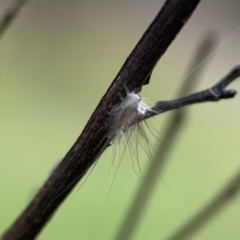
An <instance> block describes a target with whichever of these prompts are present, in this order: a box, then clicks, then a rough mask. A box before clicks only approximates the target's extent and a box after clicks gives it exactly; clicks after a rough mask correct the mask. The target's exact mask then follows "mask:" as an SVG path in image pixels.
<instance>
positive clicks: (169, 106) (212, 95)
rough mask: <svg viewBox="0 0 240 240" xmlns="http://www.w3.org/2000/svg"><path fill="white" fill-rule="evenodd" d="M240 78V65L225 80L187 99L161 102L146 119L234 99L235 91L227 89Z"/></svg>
mask: <svg viewBox="0 0 240 240" xmlns="http://www.w3.org/2000/svg"><path fill="white" fill-rule="evenodd" d="M239 76H240V65H237V66H235V67H234V68H233V69H232V70H231V71H230V72H229V73H228V74H227V75H226V76H225V77H224V78H222V79H221V80H220V81H219V82H218V83H216V84H215V85H213V86H212V87H210V88H208V89H206V90H203V91H200V92H197V93H194V94H191V95H189V96H187V97H183V98H178V99H175V100H171V101H159V102H157V103H156V104H155V105H154V106H153V107H152V108H151V109H152V110H153V111H149V112H148V115H147V116H146V118H145V119H147V118H150V117H153V116H155V115H158V114H160V113H163V112H166V111H170V110H173V109H177V108H181V107H185V106H188V105H191V104H194V103H202V102H209V101H210V102H211V101H219V100H220V99H224V98H232V97H234V96H235V95H236V93H237V92H236V91H235V90H233V89H226V87H227V86H228V84H230V83H231V82H232V81H234V80H235V79H236V78H238V77H239Z"/></svg>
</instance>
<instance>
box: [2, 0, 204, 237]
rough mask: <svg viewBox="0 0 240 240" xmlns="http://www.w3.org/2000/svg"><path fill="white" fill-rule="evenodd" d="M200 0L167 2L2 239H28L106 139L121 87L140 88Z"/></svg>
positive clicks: (60, 201)
mask: <svg viewBox="0 0 240 240" xmlns="http://www.w3.org/2000/svg"><path fill="white" fill-rule="evenodd" d="M199 1H200V0H168V1H166V3H165V4H164V6H163V8H162V10H161V11H160V12H159V14H158V15H157V16H156V18H155V19H154V21H153V22H152V24H151V25H150V27H149V28H148V30H147V31H146V32H145V34H144V35H143V37H142V38H141V40H140V41H139V43H138V44H137V46H136V47H135V49H134V50H133V52H132V53H131V54H130V56H129V57H128V59H127V60H126V62H125V63H124V65H123V67H122V68H121V70H120V72H119V73H118V75H117V76H116V78H115V79H114V81H113V83H112V84H111V86H110V87H109V89H108V90H107V92H106V94H105V95H104V96H103V98H102V100H101V101H100V103H99V105H98V106H97V108H96V110H95V111H94V113H93V114H92V116H91V118H90V120H89V121H88V123H87V125H86V127H85V128H84V130H83V132H82V134H81V135H80V137H79V138H78V139H77V141H76V142H75V144H74V145H73V147H72V148H71V149H70V151H69V152H68V153H67V155H66V156H65V157H64V159H63V161H62V162H61V163H60V165H59V166H58V167H57V169H56V170H55V171H54V172H53V173H52V174H51V176H50V177H49V179H48V180H47V181H46V183H45V184H44V185H43V187H42V188H41V189H40V190H39V191H38V193H37V195H36V196H35V197H34V199H33V200H32V201H31V202H30V204H29V205H28V207H27V208H26V209H25V210H24V212H23V213H22V214H21V215H20V217H19V218H18V219H17V220H16V222H15V223H14V224H13V225H12V226H11V227H10V228H9V229H8V230H7V232H6V233H5V234H4V236H3V238H2V239H4V240H12V239H24V240H28V239H33V238H34V237H35V236H36V235H37V234H38V232H39V231H40V230H41V229H42V228H43V226H44V225H45V224H46V223H47V221H48V220H49V219H50V217H51V216H52V215H53V213H54V212H55V210H56V209H57V208H58V207H59V206H60V204H61V203H62V201H63V200H64V199H65V198H66V197H67V196H68V194H69V193H70V192H71V190H72V188H73V187H74V186H75V185H76V183H77V181H78V180H79V179H81V178H82V177H83V175H84V174H85V173H86V172H87V170H88V169H89V168H90V167H91V166H92V164H93V163H94V162H95V161H96V159H97V158H98V157H99V156H100V155H101V153H102V152H103V151H104V150H105V148H106V147H107V144H108V142H109V141H111V139H106V136H107V134H108V132H109V129H110V127H111V126H110V124H109V122H108V112H109V109H111V107H112V106H113V104H116V103H117V101H118V97H117V96H118V93H119V92H121V91H122V89H123V86H127V87H128V89H129V90H130V91H133V90H137V89H139V90H140V89H141V87H142V85H144V84H145V83H146V80H148V78H149V76H150V74H151V72H152V70H153V68H154V66H155V65H156V64H157V62H158V60H159V59H160V57H161V56H162V55H163V54H164V53H165V51H166V50H167V48H168V46H169V45H170V44H171V42H172V41H173V39H174V38H175V37H176V35H177V34H178V32H179V31H180V29H181V28H182V27H183V25H184V24H185V23H186V21H187V20H188V18H189V17H190V15H191V14H192V12H193V11H194V9H195V8H196V6H197V4H198V3H199Z"/></svg>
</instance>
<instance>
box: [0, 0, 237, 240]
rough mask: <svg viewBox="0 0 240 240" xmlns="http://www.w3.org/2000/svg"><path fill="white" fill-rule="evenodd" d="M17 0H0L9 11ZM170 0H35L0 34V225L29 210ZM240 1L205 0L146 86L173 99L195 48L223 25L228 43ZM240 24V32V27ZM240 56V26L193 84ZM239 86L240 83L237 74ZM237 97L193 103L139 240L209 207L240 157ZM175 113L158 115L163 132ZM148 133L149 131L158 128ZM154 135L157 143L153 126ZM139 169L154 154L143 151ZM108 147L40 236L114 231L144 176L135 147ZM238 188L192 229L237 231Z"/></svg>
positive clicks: (214, 235) (155, 95) (208, 80)
mask: <svg viewBox="0 0 240 240" xmlns="http://www.w3.org/2000/svg"><path fill="white" fill-rule="evenodd" d="M10 4H11V1H5V0H1V1H0V14H2V13H3V12H4V11H5V10H6V8H7V7H8V6H9V5H10ZM162 4H163V1H157V0H148V1H146V0H138V1H110V0H105V1H96V0H88V1H87V0H86V1H76V0H69V1H63V0H51V1H49V0H48V1H47V0H40V1H36V0H32V1H30V2H29V3H28V4H27V5H26V6H25V7H24V8H23V9H22V11H21V12H20V14H19V16H18V18H17V19H16V21H15V22H14V24H13V25H12V26H11V27H10V28H9V29H8V31H7V32H6V33H5V35H4V37H3V38H2V39H1V42H0V112H1V113H0V114H1V115H0V116H1V124H0V194H1V196H0V232H3V231H4V230H5V229H6V228H7V227H8V226H9V225H10V224H11V223H12V222H13V220H14V219H15V218H16V216H17V215H18V214H19V213H20V212H21V211H22V210H23V208H24V207H25V206H26V205H27V203H28V202H29V201H30V200H31V198H32V197H33V196H34V194H35V193H36V191H37V189H38V188H39V187H40V186H41V185H42V183H43V182H44V181H45V179H46V178H47V177H48V175H49V173H50V171H51V169H52V168H53V166H54V164H55V163H56V162H57V161H58V160H59V159H61V158H63V157H64V155H65V153H66V152H67V151H68V149H69V148H70V147H71V146H72V144H73V143H74V141H75V140H76V138H77V137H78V136H79V134H80V133H81V131H82V129H83V127H84V125H85V124H86V122H87V120H88V118H89V117H90V115H91V113H92V112H93V110H94V109H95V107H96V105H97V103H98V102H99V100H100V98H101V97H102V95H103V94H104V93H105V91H106V89H107V87H108V86H109V84H110V83H111V81H112V80H113V78H114V77H115V76H116V74H117V72H118V70H119V69H120V67H121V66H122V64H123V62H124V61H125V59H126V57H127V56H128V54H129V53H130V51H131V50H132V49H133V47H134V46H135V44H136V43H137V41H138V40H139V38H140V37H141V36H142V34H143V32H144V31H145V29H146V28H147V27H148V25H149V24H150V22H151V21H152V19H153V18H154V17H155V15H156V14H157V12H158V11H159V9H160V8H161V6H162ZM239 9H240V2H239V1H238V0H236V1H233V0H232V1H227V0H221V1H216V0H208V1H206V0H205V1H202V3H200V5H199V7H198V8H197V10H196V11H195V13H194V14H193V16H192V18H191V19H190V21H189V22H188V23H187V24H186V26H185V27H184V29H183V30H182V31H181V33H180V34H179V35H178V37H177V38H176V40H175V41H174V43H173V44H172V45H171V47H170V49H169V50H168V51H167V53H166V54H165V55H164V57H163V58H162V59H161V60H160V62H159V64H158V65H157V67H156V69H155V71H154V73H153V75H152V79H151V84H150V85H149V86H146V87H145V88H144V89H143V93H142V96H144V97H146V98H148V101H149V102H152V103H154V102H155V101H156V100H159V99H171V98H173V97H174V95H175V93H176V92H177V90H178V87H179V86H181V82H182V79H183V78H184V76H186V74H187V73H186V69H187V66H188V65H189V64H190V61H191V57H192V56H193V54H194V52H195V49H196V47H197V46H198V44H199V42H200V40H201V39H202V38H203V36H205V35H206V33H208V32H211V31H214V32H216V33H217V35H218V39H219V44H221V43H222V42H223V41H224V40H226V38H227V37H228V36H229V35H230V34H232V32H233V31H234V30H235V29H236V28H237V27H238V26H239V25H240V23H239V22H240V15H239ZM239 32H240V31H239ZM239 63H240V36H237V37H236V38H234V39H233V40H232V41H231V42H229V43H227V44H224V45H223V46H222V47H221V48H219V50H218V51H217V52H216V53H215V54H214V55H213V57H212V58H211V59H210V60H209V61H207V62H206V64H207V67H206V71H205V72H204V74H203V75H202V79H201V83H200V84H198V86H197V89H196V90H201V89H203V88H207V87H210V86H211V85H212V84H213V83H215V82H216V81H217V80H219V79H220V78H221V77H223V76H224V75H225V74H226V73H227V72H228V71H229V70H230V69H231V68H232V67H233V66H234V65H236V64H239ZM231 87H233V88H236V89H237V90H240V83H239V81H236V82H235V83H234V84H232V85H231ZM239 106H240V97H239V96H238V95H237V96H236V97H235V98H234V99H231V100H226V101H221V102H218V103H205V104H200V105H195V106H191V107H189V108H188V110H189V114H188V118H187V119H186V123H185V125H184V128H183V129H182V131H181V133H182V135H181V137H180V141H178V143H177V144H176V145H175V146H174V148H173V151H172V152H171V155H170V159H169V164H168V165H167V166H166V168H165V171H164V172H163V175H162V176H160V177H159V184H158V188H157V189H156V191H155V194H154V196H153V197H152V200H151V204H150V205H149V207H148V209H147V211H145V212H144V216H143V219H142V221H141V224H140V225H139V228H138V230H137V232H136V233H135V234H134V237H133V238H132V239H134V240H144V239H150V240H155V239H163V238H164V237H166V236H167V235H169V234H170V233H171V232H172V231H174V230H176V228H178V227H179V226H180V225H182V224H183V223H184V222H185V221H186V220H187V219H188V218H189V217H190V216H192V214H194V213H195V212H196V211H197V210H198V209H199V208H201V207H202V206H203V205H204V204H205V203H206V202H207V201H208V200H209V199H211V198H212V196H214V195H215V194H216V193H217V191H218V190H219V189H220V188H221V187H222V186H224V184H225V183H226V182H227V181H228V180H229V179H230V178H231V176H232V175H233V174H234V173H236V172H237V171H238V170H239V168H240V158H239V154H240V143H239V141H240V124H239V121H240V107H239ZM170 116H171V113H166V114H163V115H162V116H158V117H156V118H154V119H151V120H150V121H151V123H152V124H153V125H154V127H155V128H156V129H157V130H158V131H159V138H160V140H161V141H168V139H162V138H161V133H162V132H163V131H164V126H165V124H166V120H167V119H168V118H169V117H170ZM150 137H151V136H150ZM151 139H152V144H153V145H157V141H156V139H154V137H151ZM140 159H141V168H142V171H144V167H146V166H147V165H148V164H149V161H148V160H147V156H146V154H144V152H141V156H140ZM117 160H118V159H115V163H114V165H113V168H112V170H111V171H110V173H109V168H110V166H111V162H112V153H111V149H108V150H107V152H106V153H104V154H103V156H102V157H101V159H100V161H99V163H98V164H97V166H96V167H95V169H94V171H93V172H92V173H91V174H90V176H89V177H88V179H87V181H86V182H85V184H84V185H83V187H81V189H80V190H78V191H77V192H76V193H74V194H73V195H72V196H70V197H69V198H68V199H67V200H66V201H65V202H64V204H63V205H62V206H61V208H60V209H59V210H58V211H57V213H56V214H55V216H54V217H53V219H52V220H51V221H50V222H49V224H48V225H47V226H46V227H45V229H44V230H43V231H42V233H41V234H40V235H39V237H38V239H40V240H46V239H58V240H63V239H87V240H88V239H89V240H95V239H99V240H100V239H104V240H107V239H112V238H113V236H114V234H115V233H116V231H117V230H118V228H119V226H120V224H121V220H122V219H123V217H124V216H125V214H127V212H126V211H127V209H128V206H129V204H130V202H131V199H132V197H133V195H134V193H135V191H136V187H137V186H138V185H139V184H140V183H141V180H140V179H139V178H138V176H137V175H136V173H135V172H134V170H133V168H132V160H131V157H130V154H126V155H125V157H124V158H123V161H122V163H121V166H120V169H119V170H118V173H117V177H116V179H115V181H114V184H113V188H112V190H111V193H110V197H109V200H108V202H107V203H106V199H107V195H108V192H109V189H110V185H111V183H112V181H113V177H114V174H115V171H116V168H117ZM239 216H240V199H239V197H236V198H235V200H234V201H233V202H232V203H231V204H230V205H228V206H227V207H226V208H224V209H223V210H222V211H221V212H220V213H219V214H218V215H217V216H216V217H215V218H214V219H212V220H211V221H210V222H209V224H207V225H206V226H205V227H204V228H203V229H202V230H201V231H199V232H198V233H197V234H196V235H194V236H193V237H192V238H191V239H197V240H203V239H204V240H206V239H218V240H220V239H221V240H225V239H239V238H240V228H239V226H240V218H239Z"/></svg>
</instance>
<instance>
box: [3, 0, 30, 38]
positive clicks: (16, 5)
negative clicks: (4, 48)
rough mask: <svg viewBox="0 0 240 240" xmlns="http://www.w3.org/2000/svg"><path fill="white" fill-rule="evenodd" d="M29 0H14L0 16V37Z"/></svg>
mask: <svg viewBox="0 0 240 240" xmlns="http://www.w3.org/2000/svg"><path fill="white" fill-rule="evenodd" d="M27 1H29V0H15V1H14V2H13V4H12V5H11V6H10V8H9V9H8V10H7V11H6V12H5V14H4V15H3V16H2V17H1V18H0V38H1V37H2V36H3V34H4V33H5V31H6V30H7V28H8V27H9V25H10V24H11V23H12V22H13V21H14V20H15V19H16V17H17V14H18V13H19V11H20V10H21V8H22V7H23V6H24V5H25V4H26V3H27Z"/></svg>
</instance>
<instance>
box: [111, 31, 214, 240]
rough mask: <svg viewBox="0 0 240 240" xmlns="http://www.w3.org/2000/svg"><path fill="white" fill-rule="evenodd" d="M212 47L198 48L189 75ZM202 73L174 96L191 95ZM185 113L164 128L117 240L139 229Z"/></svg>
mask: <svg viewBox="0 0 240 240" xmlns="http://www.w3.org/2000/svg"><path fill="white" fill-rule="evenodd" d="M213 45H214V41H213V38H212V37H211V36H207V37H206V38H204V40H203V41H202V42H201V44H200V47H199V48H198V50H197V52H196V55H195V56H194V59H193V61H191V62H192V64H191V65H190V66H189V68H188V71H187V73H188V72H190V71H192V69H193V68H195V67H196V66H197V65H199V63H201V62H202V61H203V60H205V59H206V57H207V56H208V55H209V53H210V52H211V51H212V49H213ZM202 71H203V66H201V67H199V68H197V70H196V71H195V72H194V73H193V74H192V75H191V76H189V77H188V78H186V79H185V80H184V82H183V84H182V86H181V89H180V90H179V93H178V94H177V96H179V97H180V96H182V95H185V94H188V93H189V92H191V91H192V89H193V87H194V86H195V85H196V83H197V81H199V79H200V78H199V76H200V75H201V73H202ZM184 110H186V109H180V110H178V111H175V112H174V114H173V115H172V116H171V117H170V119H168V124H167V126H166V128H165V132H164V134H163V135H162V136H161V138H162V139H167V141H163V142H161V143H159V146H158V147H157V149H156V152H155V154H154V157H153V160H152V163H151V164H150V166H149V168H148V169H147V171H146V174H145V175H144V176H143V182H142V183H141V184H140V185H139V187H138V190H137V192H136V195H135V196H134V199H133V201H132V203H131V205H130V207H129V209H128V211H127V214H126V216H125V218H124V219H123V223H122V224H121V226H120V228H119V231H118V233H117V234H116V236H115V238H114V239H116V240H121V239H124V240H128V239H131V237H132V235H133V234H134V232H135V230H136V228H137V227H138V224H139V222H140V221H141V217H142V215H143V213H144V210H145V209H146V208H147V205H148V203H149V200H150V199H151V197H152V194H153V192H154V189H155V185H156V183H157V182H158V180H159V176H161V172H162V170H163V167H164V166H165V164H166V162H167V160H168V156H169V154H170V151H171V149H172V148H173V145H174V144H175V142H176V140H177V138H178V137H179V133H180V130H181V128H182V126H183V124H184V122H185V120H186V113H187V112H186V111H184Z"/></svg>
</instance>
